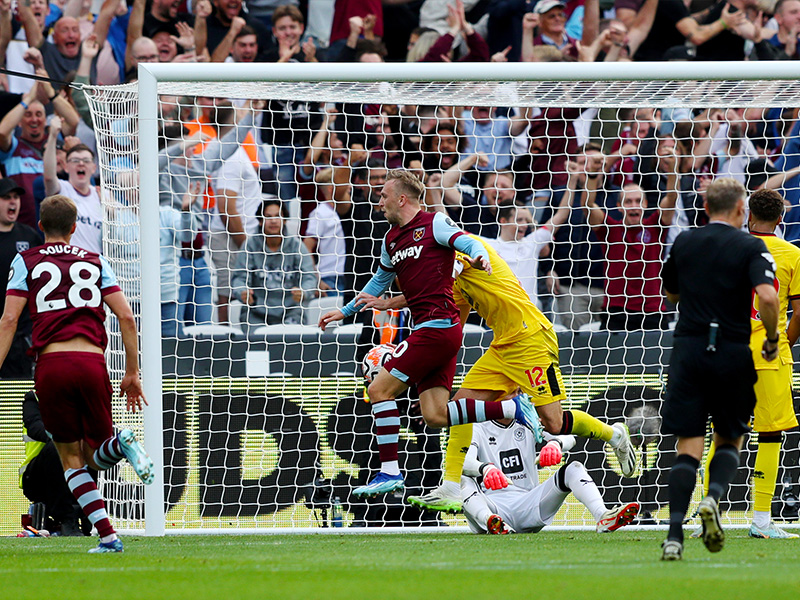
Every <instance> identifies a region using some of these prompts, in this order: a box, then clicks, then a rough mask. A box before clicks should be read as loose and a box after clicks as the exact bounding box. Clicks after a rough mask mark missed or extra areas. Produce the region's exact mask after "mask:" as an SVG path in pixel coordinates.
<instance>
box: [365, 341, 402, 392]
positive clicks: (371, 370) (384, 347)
mask: <svg viewBox="0 0 800 600" xmlns="http://www.w3.org/2000/svg"><path fill="white" fill-rule="evenodd" d="M395 348H396V346H395V345H394V344H381V345H380V346H375V347H374V348H373V349H372V350H370V351H369V352H367V355H366V356H365V357H364V360H362V361H361V373H362V374H363V375H364V379H366V380H367V383H372V380H373V379H375V376H376V375H377V374H378V371H380V370H381V367H383V365H385V364H386V361H388V360H389V359H390V358H391V357H392V353H393V352H394V350H395Z"/></svg>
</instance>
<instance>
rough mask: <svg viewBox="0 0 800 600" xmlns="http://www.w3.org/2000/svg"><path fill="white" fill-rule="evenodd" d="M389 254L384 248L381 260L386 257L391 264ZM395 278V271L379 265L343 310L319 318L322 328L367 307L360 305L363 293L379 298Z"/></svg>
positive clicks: (323, 329)
mask: <svg viewBox="0 0 800 600" xmlns="http://www.w3.org/2000/svg"><path fill="white" fill-rule="evenodd" d="M388 256H389V255H388V254H387V253H386V249H385V248H384V250H383V255H382V257H381V262H384V259H385V262H386V263H389V264H391V263H390V261H389V257H388ZM394 278H395V274H394V272H393V271H387V270H386V269H385V268H384V267H383V266H382V265H381V266H380V267H378V271H377V272H376V273H375V275H373V276H372V279H370V280H369V281H368V282H367V285H365V286H364V289H363V290H361V291H360V292H359V293H358V296H356V297H355V298H353V299H352V300H350V302H348V303H347V304H345V306H344V307H343V308H342V309H341V310H333V311H331V312H329V313H327V314H324V315H322V318H321V319H320V320H319V327H320V329H322V331H325V327H326V326H327V325H328V323H330V322H332V321H341V320H342V319H344V318H345V317H350V316H352V315H354V314H356V313H357V312H360V311H362V310H364V308H365V307H364V306H363V305H359V303H358V298H359V297H360V296H362V294H363V295H365V296H367V297H372V298H379V297H380V296H383V294H384V293H385V292H386V290H388V289H389V287H390V286H391V285H392V282H393V281H394Z"/></svg>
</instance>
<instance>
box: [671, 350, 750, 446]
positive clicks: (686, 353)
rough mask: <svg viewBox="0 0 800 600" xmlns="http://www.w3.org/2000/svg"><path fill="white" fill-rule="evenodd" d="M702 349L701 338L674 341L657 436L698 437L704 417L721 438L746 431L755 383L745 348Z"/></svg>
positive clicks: (734, 435) (704, 429) (742, 433)
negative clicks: (659, 431) (658, 434)
mask: <svg viewBox="0 0 800 600" xmlns="http://www.w3.org/2000/svg"><path fill="white" fill-rule="evenodd" d="M707 345H708V338H707V337H706V336H698V337H683V336H681V337H676V338H674V342H673V348H672V358H671V360H670V363H669V375H668V380H667V397H666V400H665V401H664V405H663V406H662V408H661V418H662V423H661V432H662V433H666V434H673V435H677V436H679V437H702V436H704V435H705V433H706V423H707V422H708V417H709V415H710V416H711V419H712V421H713V423H714V431H716V432H717V433H718V434H719V435H721V436H722V437H725V438H728V439H736V438H738V437H739V436H741V435H744V434H745V433H747V432H748V431H750V426H749V423H750V416H751V415H752V414H753V408H754V407H755V405H756V394H755V391H754V390H753V386H754V385H755V383H756V379H757V377H758V376H757V374H756V370H755V367H754V366H753V356H752V354H751V351H750V346H749V345H748V344H743V343H734V342H729V341H726V340H721V341H719V342H718V343H717V351H716V352H708V351H707V350H706V347H707Z"/></svg>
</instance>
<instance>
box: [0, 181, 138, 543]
mask: <svg viewBox="0 0 800 600" xmlns="http://www.w3.org/2000/svg"><path fill="white" fill-rule="evenodd" d="M77 217H78V210H77V208H76V207H75V203H74V202H73V201H72V200H71V199H69V198H67V197H66V196H59V195H56V196H50V197H48V198H45V199H44V201H43V202H42V204H41V208H40V219H41V220H40V221H39V228H40V229H41V230H42V231H43V232H44V245H43V246H39V247H37V248H32V249H30V250H25V251H24V252H22V253H21V254H17V256H16V257H15V258H14V261H13V262H12V263H11V273H10V277H9V281H8V291H7V293H6V306H5V310H4V311H3V317H2V319H0V364H2V362H3V361H4V360H5V358H6V356H7V355H8V350H9V348H10V347H11V341H12V340H13V338H14V333H15V332H16V330H17V321H18V320H19V316H20V314H21V313H22V311H23V309H24V308H25V306H26V305H27V307H28V310H29V311H30V315H31V320H32V321H33V343H32V344H31V350H32V351H33V352H35V353H36V355H37V359H36V371H35V377H34V380H35V384H36V393H37V395H38V396H39V409H40V410H41V413H42V422H43V423H44V426H45V429H47V431H48V433H49V434H50V436H51V437H52V439H53V443H54V444H55V447H56V450H58V455H59V457H60V458H61V463H62V465H63V467H64V477H65V478H66V480H67V485H68V486H69V489H70V490H71V491H72V494H73V495H74V496H75V498H76V500H77V501H78V504H79V505H80V506H81V508H82V509H83V512H84V513H85V514H86V516H87V518H88V519H89V521H91V523H92V525H94V527H95V528H96V529H97V531H98V533H99V534H100V544H99V545H98V546H97V547H96V548H92V549H91V550H89V552H122V541H121V540H120V539H119V538H118V537H117V534H116V532H115V531H114V528H113V526H112V525H111V521H110V520H109V518H108V513H107V512H106V508H105V503H104V501H103V498H102V496H101V495H100V492H99V491H98V489H97V485H96V484H95V482H94V480H93V479H92V478H91V476H90V475H89V472H88V471H87V464H88V465H90V466H91V467H92V468H93V469H96V470H98V471H104V470H106V469H110V468H111V467H113V466H114V465H116V464H117V463H118V462H120V461H121V460H122V459H123V458H127V460H128V461H129V462H130V463H131V466H133V468H134V470H135V471H136V474H137V475H139V477H140V478H141V479H142V481H143V482H144V483H146V484H149V483H152V482H153V478H154V471H153V461H152V460H151V459H150V457H149V456H147V453H146V452H145V451H144V448H142V446H141V445H140V444H139V442H138V441H136V437H135V436H134V435H133V432H132V431H130V430H129V429H125V430H123V431H121V432H119V433H118V434H114V426H113V424H112V421H111V398H112V396H113V390H112V389H111V382H110V381H109V378H108V370H107V368H106V361H105V357H104V356H103V352H104V350H105V347H106V344H107V343H108V335H107V334H106V329H105V319H106V311H105V309H104V308H103V303H105V304H106V305H107V306H108V307H109V308H110V309H111V311H112V312H113V313H114V314H115V315H116V316H117V318H118V319H119V326H120V331H121V332H122V343H123V345H124V346H125V363H126V364H125V376H124V377H123V379H122V382H121V384H120V389H121V391H122V393H124V394H125V396H126V398H127V408H128V410H129V411H136V410H139V409H141V408H142V403H145V404H147V402H146V401H145V398H144V394H143V392H142V384H141V382H140V381H139V352H138V340H137V332H136V321H135V320H134V318H133V313H132V312H131V309H130V306H129V305H128V301H127V300H126V299H125V294H123V293H122V290H120V288H119V286H118V285H117V278H116V277H115V275H114V273H113V271H112V270H111V267H110V266H109V265H108V262H106V260H105V259H104V258H103V257H102V256H100V255H98V254H95V253H94V252H89V251H88V250H83V249H82V248H78V247H77V246H70V245H69V242H70V239H71V238H72V234H73V233H75V223H76V220H77Z"/></svg>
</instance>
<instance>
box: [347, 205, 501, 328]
mask: <svg viewBox="0 0 800 600" xmlns="http://www.w3.org/2000/svg"><path fill="white" fill-rule="evenodd" d="M456 250H458V251H459V252H463V253H464V254H467V255H469V256H470V257H472V258H477V257H484V258H486V257H487V252H486V248H484V247H483V245H482V244H481V243H480V242H478V241H477V240H475V239H473V238H471V237H469V236H467V235H466V233H465V232H464V231H463V230H462V229H461V228H459V227H458V226H457V225H456V224H455V223H453V221H452V220H450V219H449V218H448V217H446V216H445V215H443V214H442V213H428V212H424V211H420V212H418V213H417V214H416V215H415V216H414V218H412V219H411V221H409V222H408V223H406V224H405V225H403V226H396V225H395V226H393V227H392V228H391V229H390V230H389V232H388V233H387V234H386V237H385V238H384V240H383V245H382V249H381V264H380V267H379V268H378V272H377V273H375V275H374V276H373V277H372V279H371V280H370V281H369V282H368V283H367V285H366V286H364V290H363V291H364V292H366V293H368V294H371V295H373V296H380V295H381V294H383V293H384V292H386V290H388V289H389V287H390V286H391V285H392V282H393V281H394V279H395V277H397V280H398V283H399V285H400V288H401V289H402V290H403V293H404V294H405V297H406V301H407V302H408V306H409V309H410V310H411V316H412V318H413V319H414V324H415V328H418V327H438V328H444V327H452V326H453V325H455V324H456V323H458V322H459V319H458V314H459V313H458V308H457V307H456V304H455V302H454V300H453V263H454V261H455V251H456ZM356 312H358V309H357V308H356V305H355V301H351V302H350V303H348V304H347V305H346V306H345V307H344V308H343V309H342V313H343V314H344V316H346V317H347V316H350V315H353V314H355V313H356Z"/></svg>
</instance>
